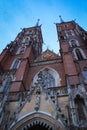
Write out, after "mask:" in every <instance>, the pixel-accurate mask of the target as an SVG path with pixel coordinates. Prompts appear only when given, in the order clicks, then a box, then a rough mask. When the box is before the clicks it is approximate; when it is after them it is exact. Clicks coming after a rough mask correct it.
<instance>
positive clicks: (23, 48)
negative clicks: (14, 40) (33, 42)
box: [18, 47, 26, 54]
mask: <svg viewBox="0 0 87 130" xmlns="http://www.w3.org/2000/svg"><path fill="white" fill-rule="evenodd" d="M25 49H26V48H25V47H22V48H20V49H19V51H18V54H23V53H24V52H25Z"/></svg>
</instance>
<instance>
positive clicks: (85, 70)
mask: <svg viewBox="0 0 87 130" xmlns="http://www.w3.org/2000/svg"><path fill="white" fill-rule="evenodd" d="M83 75H84V78H85V79H86V80H87V67H84V68H83Z"/></svg>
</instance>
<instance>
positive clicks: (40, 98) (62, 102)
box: [0, 20, 87, 130]
mask: <svg viewBox="0 0 87 130" xmlns="http://www.w3.org/2000/svg"><path fill="white" fill-rule="evenodd" d="M56 28H57V35H58V39H59V44H60V56H59V55H57V54H55V53H54V52H52V51H51V50H49V49H47V50H46V51H44V52H42V44H43V38H42V32H41V26H39V25H38V24H37V26H34V27H30V28H24V29H22V31H21V32H20V33H19V34H18V35H17V37H16V38H15V40H14V41H12V42H11V43H10V44H8V45H7V46H6V48H5V49H4V50H3V51H2V53H1V55H0V130H34V129H39V130H43V129H44V130H87V32H86V31H85V30H84V29H83V28H82V27H80V26H79V25H78V24H77V23H76V22H75V21H69V22H64V21H62V20H61V23H56ZM50 40H51V39H50ZM54 46H55V45H54Z"/></svg>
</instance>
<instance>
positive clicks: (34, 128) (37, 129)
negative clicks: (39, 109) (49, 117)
mask: <svg viewBox="0 0 87 130" xmlns="http://www.w3.org/2000/svg"><path fill="white" fill-rule="evenodd" d="M27 130H49V129H48V128H46V127H45V126H41V125H34V126H31V127H30V128H28V129H27ZM50 130H52V129H50Z"/></svg>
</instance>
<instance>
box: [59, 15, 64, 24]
mask: <svg viewBox="0 0 87 130" xmlns="http://www.w3.org/2000/svg"><path fill="white" fill-rule="evenodd" d="M59 18H60V22H61V23H63V22H64V21H63V19H62V17H61V15H59Z"/></svg>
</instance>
